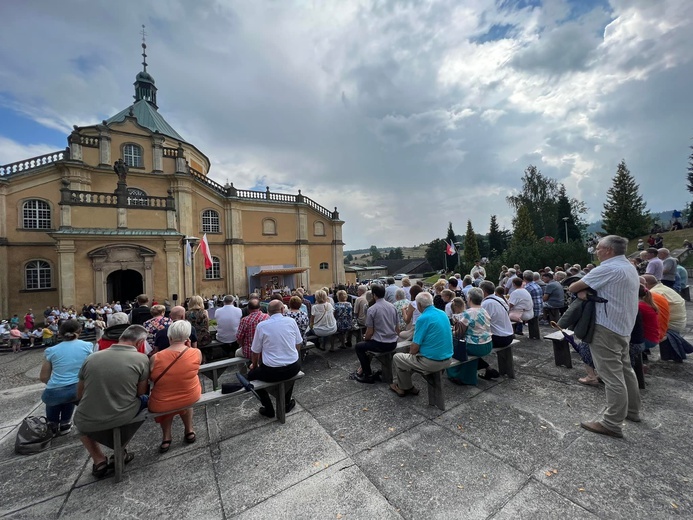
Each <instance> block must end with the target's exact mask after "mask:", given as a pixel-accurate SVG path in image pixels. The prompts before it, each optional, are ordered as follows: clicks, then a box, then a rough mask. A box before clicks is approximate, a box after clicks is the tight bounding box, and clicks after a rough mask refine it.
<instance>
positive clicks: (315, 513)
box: [0, 304, 693, 520]
mask: <svg viewBox="0 0 693 520" xmlns="http://www.w3.org/2000/svg"><path fill="white" fill-rule="evenodd" d="M687 305H688V310H689V322H690V323H693V305H692V304H687ZM542 332H543V333H548V332H549V330H548V329H542ZM687 336H688V339H689V340H691V339H693V335H691V334H690V333H689V334H688V335H687ZM315 352H316V354H311V355H310V356H309V357H308V359H307V360H306V362H305V364H304V369H303V370H304V372H305V373H306V377H305V378H304V379H302V380H301V381H299V382H298V383H297V385H296V390H295V397H296V400H297V402H298V406H296V408H295V409H294V410H293V411H292V412H291V413H290V414H289V415H288V416H287V421H286V424H284V425H280V424H279V423H278V422H277V421H274V420H269V419H265V418H263V417H261V416H260V415H259V414H258V413H257V410H258V407H259V403H258V401H257V400H256V399H255V398H253V397H247V398H244V399H242V400H241V399H239V398H237V399H235V400H233V399H232V400H227V401H225V402H222V403H221V404H218V405H216V406H208V407H207V409H206V410H205V409H197V410H196V412H195V414H196V415H195V429H196V431H197V437H198V441H197V443H195V444H192V445H188V444H185V443H184V442H183V428H182V425H181V423H180V422H179V421H178V420H177V421H176V423H174V431H175V435H174V443H173V445H172V447H171V450H170V451H169V452H168V453H167V454H165V455H160V454H159V453H158V445H159V442H160V437H161V436H160V430H159V427H158V425H156V424H155V423H154V421H148V422H147V423H145V425H144V426H143V427H142V428H141V429H140V430H139V432H138V433H137V434H136V435H135V438H134V440H133V441H132V443H131V444H130V449H129V451H131V452H132V453H134V454H135V459H134V460H133V462H132V463H131V464H129V465H128V466H127V468H126V471H125V475H124V479H123V481H122V482H121V483H119V484H115V482H114V479H113V478H112V477H109V478H106V479H104V480H101V481H96V480H95V479H94V478H93V477H92V476H91V462H90V461H89V460H88V457H87V454H86V451H85V450H84V449H83V448H82V446H81V444H80V442H79V438H78V436H77V434H76V433H75V432H74V431H73V433H71V434H69V435H67V436H65V437H60V438H57V439H56V440H55V441H54V443H53V446H52V448H51V449H49V450H47V451H45V452H43V453H40V454H38V455H34V456H19V455H15V454H14V451H13V448H14V438H15V434H16V428H17V425H18V424H19V423H20V421H21V419H22V418H23V417H24V416H25V415H27V414H38V415H42V414H43V405H42V404H41V402H40V395H41V392H42V389H43V385H42V384H41V383H39V382H38V367H39V365H40V362H41V359H42V352H41V351H34V352H26V353H22V354H11V353H6V354H0V376H1V377H0V398H1V402H0V406H1V409H2V415H1V419H0V471H1V472H2V483H1V485H0V516H3V517H7V518H41V519H47V518H58V517H59V518H105V517H108V518H164V517H171V518H205V519H215V518H237V517H238V518H335V519H344V520H347V519H351V518H364V519H371V518H379V519H381V518H382V519H386V518H407V519H409V518H412V519H419V518H420V519H429V518H464V519H477V518H478V519H487V518H489V519H490V518H493V519H496V520H500V519H511V518H512V519H517V518H528V519H537V518H539V519H540V518H551V519H557V518H576V519H590V518H609V519H611V518H624V519H626V518H627V519H633V518H648V519H649V518H668V517H676V516H680V517H687V518H691V517H693V494H692V493H691V492H692V491H693V483H692V481H693V450H692V449H691V448H692V447H693V439H691V432H692V431H693V397H692V396H693V360H689V361H686V362H684V363H683V364H673V363H672V362H661V361H659V360H658V353H657V354H655V356H654V359H653V360H652V361H651V363H650V374H649V376H648V377H647V382H648V386H647V389H646V390H644V391H643V392H642V395H643V422H642V423H640V424H633V423H628V424H627V425H626V428H625V430H624V433H625V438H624V439H612V438H607V437H603V436H599V435H595V434H593V433H589V432H586V431H585V430H582V429H581V428H580V426H579V423H580V421H581V420H585V419H593V418H596V417H598V414H599V412H600V411H601V410H602V409H603V407H604V403H605V399H604V389H603V387H600V388H595V387H585V386H582V385H580V384H578V383H577V378H578V377H580V376H582V375H584V371H583V370H582V369H581V368H580V365H581V363H580V361H579V358H578V357H577V356H576V355H574V357H573V362H574V364H575V367H576V368H574V369H566V368H563V367H556V366H555V364H554V360H553V352H552V348H551V344H550V342H549V341H531V340H529V339H527V338H526V337H525V338H523V339H522V341H521V344H520V345H519V346H518V347H516V348H515V349H514V352H515V370H516V379H514V380H511V379H506V378H500V379H498V380H497V381H492V382H489V381H484V380H480V383H479V387H478V388H474V387H460V386H455V385H452V384H450V383H449V382H447V381H446V382H445V392H446V402H447V410H446V411H444V412H443V411H441V410H438V409H437V408H433V407H430V406H429V405H428V400H427V397H426V391H425V383H424V381H423V380H422V379H420V378H418V376H415V384H416V385H417V386H419V387H421V388H422V392H421V394H420V395H419V396H416V397H407V398H400V397H398V396H397V395H395V394H394V393H393V392H391V391H390V390H389V389H388V387H387V385H385V384H376V385H363V384H359V383H357V382H355V381H350V380H348V374H349V372H350V371H352V370H354V369H355V368H356V364H357V363H356V358H355V355H354V352H353V350H346V351H344V350H342V351H338V352H334V353H329V352H327V353H323V352H318V351H315ZM491 358H492V360H491V362H492V365H493V364H495V362H496V361H495V356H491ZM375 365H377V362H374V366H375ZM231 377H233V375H232V374H224V376H223V378H222V379H228V378H231Z"/></svg>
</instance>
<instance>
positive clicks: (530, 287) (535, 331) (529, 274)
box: [522, 269, 544, 339]
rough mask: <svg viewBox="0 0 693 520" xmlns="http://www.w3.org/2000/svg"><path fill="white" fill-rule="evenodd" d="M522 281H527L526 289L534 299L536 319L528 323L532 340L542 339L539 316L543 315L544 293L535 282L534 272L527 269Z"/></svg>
mask: <svg viewBox="0 0 693 520" xmlns="http://www.w3.org/2000/svg"><path fill="white" fill-rule="evenodd" d="M522 279H523V280H524V281H525V289H527V292H528V293H529V295H530V296H531V297H532V305H533V309H534V317H533V318H532V319H531V320H529V321H528V322H527V328H528V329H529V338H530V339H541V336H540V335H539V316H541V315H542V310H543V307H544V291H543V289H542V288H541V287H539V284H538V283H537V282H535V281H534V272H533V271H532V270H531V269H527V270H526V271H524V272H523V273H522Z"/></svg>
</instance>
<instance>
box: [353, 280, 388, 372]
mask: <svg viewBox="0 0 693 520" xmlns="http://www.w3.org/2000/svg"><path fill="white" fill-rule="evenodd" d="M371 293H372V294H373V302H374V303H373V305H371V306H370V307H369V308H368V314H367V315H366V335H365V336H364V341H362V342H360V343H357V344H356V347H354V350H356V356H357V357H358V358H359V362H360V363H361V373H360V374H357V375H356V380H357V381H358V382H359V383H368V384H373V374H372V373H371V359H370V357H369V356H368V354H367V352H368V351H371V352H391V351H393V350H395V349H396V348H397V339H399V336H398V334H399V318H398V317H397V309H396V308H395V306H394V305H392V304H391V303H390V302H388V301H387V300H385V287H383V286H382V285H379V284H373V285H372V286H371Z"/></svg>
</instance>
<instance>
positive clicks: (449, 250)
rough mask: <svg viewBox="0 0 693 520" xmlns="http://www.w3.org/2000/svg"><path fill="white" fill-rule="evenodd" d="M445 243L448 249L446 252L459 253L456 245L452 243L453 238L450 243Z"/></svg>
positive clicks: (449, 253) (450, 254)
mask: <svg viewBox="0 0 693 520" xmlns="http://www.w3.org/2000/svg"><path fill="white" fill-rule="evenodd" d="M445 245H446V246H447V247H446V248H445V249H446V251H445V252H446V253H447V254H448V256H452V255H454V254H457V250H456V249H455V245H454V244H453V243H452V240H451V241H450V243H449V244H448V243H447V242H445Z"/></svg>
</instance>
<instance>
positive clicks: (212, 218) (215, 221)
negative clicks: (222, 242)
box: [202, 209, 220, 233]
mask: <svg viewBox="0 0 693 520" xmlns="http://www.w3.org/2000/svg"><path fill="white" fill-rule="evenodd" d="M219 231H220V229H219V213H217V212H216V211H214V210H213V209H206V210H204V211H203V212H202V232H203V233H219Z"/></svg>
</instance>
